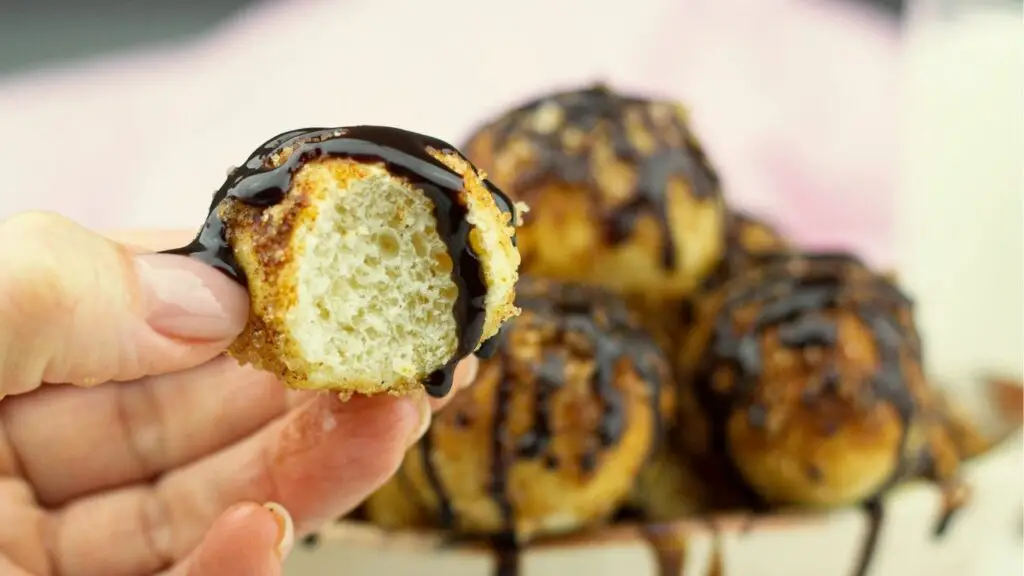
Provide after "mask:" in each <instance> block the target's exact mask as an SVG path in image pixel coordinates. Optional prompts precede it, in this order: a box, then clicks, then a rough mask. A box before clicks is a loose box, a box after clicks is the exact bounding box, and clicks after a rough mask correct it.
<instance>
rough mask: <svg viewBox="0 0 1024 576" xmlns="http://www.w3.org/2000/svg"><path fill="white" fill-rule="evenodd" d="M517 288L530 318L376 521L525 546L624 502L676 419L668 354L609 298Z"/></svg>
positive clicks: (581, 291)
mask: <svg viewBox="0 0 1024 576" xmlns="http://www.w3.org/2000/svg"><path fill="white" fill-rule="evenodd" d="M517 291H518V298H517V304H518V305H519V306H520V307H522V309H523V313H522V315H521V316H520V317H518V318H516V319H515V320H514V321H513V322H511V323H509V324H508V326H507V327H506V329H505V331H504V332H505V334H504V339H503V341H502V344H501V346H500V347H499V348H498V349H497V350H495V354H494V356H493V357H492V358H491V359H489V360H486V361H483V362H482V363H481V366H480V372H479V376H478V378H477V381H476V383H475V384H474V385H473V386H472V387H470V388H468V389H466V390H463V391H462V392H460V393H459V395H458V396H457V397H455V398H454V399H453V400H452V402H451V403H450V404H449V405H448V406H446V407H445V408H444V409H443V410H442V411H441V412H440V413H438V414H437V415H436V417H435V419H434V422H433V424H432V426H431V428H430V430H429V431H428V433H427V435H426V436H425V437H424V438H423V440H422V441H421V442H420V443H419V445H418V446H417V447H414V448H412V449H411V450H410V451H409V453H408V454H407V456H406V458H405V460H404V462H403V463H402V466H401V468H400V470H399V472H398V474H397V475H396V477H395V478H394V479H393V480H392V482H391V485H390V486H388V487H385V488H384V489H382V490H381V491H380V492H378V493H377V494H375V495H374V496H373V497H371V498H370V501H369V502H368V503H367V506H366V510H367V513H368V517H369V518H370V519H371V520H372V521H374V522H376V523H378V524H380V525H382V526H385V527H387V528H403V527H408V526H409V525H410V524H411V525H422V524H426V525H430V526H435V527H441V528H447V529H451V530H454V531H455V532H458V533H462V534H476V535H497V534H501V535H508V534H512V535H514V536H515V537H516V538H517V539H519V540H520V541H525V540H529V539H530V538H533V537H535V536H537V535H541V534H550V533H559V532H566V531H571V530H575V529H578V528H580V527H583V526H586V525H589V524H593V523H595V522H600V521H602V520H604V519H606V518H607V517H609V516H610V515H611V514H612V513H614V512H615V510H616V509H617V508H618V506H619V505H620V504H622V503H623V502H624V501H625V500H626V499H627V498H628V496H629V493H630V490H631V489H632V487H633V483H634V481H635V479H636V475H637V472H638V470H639V469H640V467H641V465H642V464H644V462H645V461H646V460H647V459H648V457H649V455H650V453H651V452H652V450H653V448H654V446H655V445H656V443H657V442H658V439H659V437H660V436H661V430H662V426H663V424H665V420H666V419H668V418H671V415H672V413H673V409H674V408H673V390H672V387H671V386H670V385H669V383H670V380H669V372H670V370H669V366H668V361H667V359H666V358H665V357H664V356H663V354H662V352H661V351H660V350H659V349H658V348H657V347H656V346H655V345H654V344H653V342H652V341H651V339H650V338H649V337H648V336H647V335H646V334H645V333H644V332H642V331H641V330H639V329H638V324H637V321H636V319H635V318H634V317H632V315H631V313H630V312H629V311H628V310H627V308H626V307H625V305H624V304H623V302H622V301H621V300H620V299H618V298H617V297H614V296H612V295H611V294H610V293H607V292H604V291H602V290H600V289H598V288H594V287H585V286H582V285H570V284H560V283H556V282H552V281H543V280H535V279H529V278H526V277H524V278H523V279H521V280H520V286H519V288H518V290H517ZM411 500H416V501H418V503H419V504H418V506H419V508H418V510H419V511H420V512H417V505H415V504H410V501H411ZM422 511H426V512H425V513H423V512H422Z"/></svg>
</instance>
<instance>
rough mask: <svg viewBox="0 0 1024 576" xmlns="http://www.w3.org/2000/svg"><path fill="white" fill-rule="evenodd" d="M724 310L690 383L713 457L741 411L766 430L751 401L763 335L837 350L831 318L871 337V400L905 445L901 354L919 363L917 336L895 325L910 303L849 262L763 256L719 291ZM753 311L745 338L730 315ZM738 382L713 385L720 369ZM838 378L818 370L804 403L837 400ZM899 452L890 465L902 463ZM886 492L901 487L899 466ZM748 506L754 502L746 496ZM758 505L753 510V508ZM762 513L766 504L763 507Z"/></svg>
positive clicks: (909, 399)
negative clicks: (853, 320) (891, 414)
mask: <svg viewBox="0 0 1024 576" xmlns="http://www.w3.org/2000/svg"><path fill="white" fill-rule="evenodd" d="M724 290H725V295H724V300H723V302H722V305H721V308H720V309H719V310H718V312H717V315H716V316H715V318H714V319H713V322H714V327H713V331H712V335H711V338H710V341H709V343H708V345H707V348H706V351H705V354H704V357H703V359H702V360H701V364H700V366H698V367H697V370H696V373H695V374H694V375H693V377H692V379H691V383H692V386H693V390H694V392H695V394H696V396H697V400H698V402H699V403H700V405H701V406H702V408H703V409H704V410H705V413H706V414H707V415H708V417H709V420H710V422H711V446H710V453H711V454H716V455H728V454H729V453H730V451H729V447H728V445H727V439H726V430H725V427H726V422H727V420H728V419H729V417H730V416H731V415H732V414H733V413H734V411H735V410H737V409H740V408H741V407H742V408H743V409H745V410H746V414H747V419H748V423H749V424H750V425H751V426H752V427H754V428H758V427H762V426H764V424H765V410H766V409H765V407H764V406H763V405H761V404H759V403H757V402H756V401H755V400H754V398H755V396H756V392H757V391H758V388H759V386H761V370H762V366H763V358H762V357H761V341H760V338H761V337H762V336H763V335H764V332H765V331H766V330H767V329H768V328H775V329H776V330H777V334H778V339H779V343H780V344H781V345H783V346H785V347H788V348H805V347H812V346H817V347H834V346H836V345H837V337H838V331H837V327H836V324H835V322H834V320H833V319H830V318H829V316H828V312H829V311H834V310H839V309H843V310H848V311H850V312H851V313H853V314H855V315H856V316H857V317H858V318H859V319H860V320H861V322H863V323H864V325H865V326H867V327H868V328H869V329H870V332H871V333H872V334H873V335H874V340H875V348H876V350H877V353H878V357H879V365H878V369H877V370H876V372H875V373H874V374H873V376H872V377H871V379H870V382H869V384H870V392H871V397H872V398H873V400H875V401H883V402H887V403H889V404H890V405H891V406H892V407H893V408H894V409H895V410H896V412H897V413H898V415H899V418H900V420H901V422H902V429H903V432H904V434H903V438H902V441H903V442H905V440H906V433H905V432H906V430H907V428H908V426H909V424H910V421H911V419H912V417H913V415H914V413H915V411H916V405H915V399H914V397H913V395H912V394H911V391H910V389H909V388H908V386H907V385H906V382H905V380H904V376H903V372H902V366H901V354H903V353H908V354H910V355H911V356H912V358H914V359H917V360H919V359H920V345H919V342H918V338H917V334H916V332H915V331H914V330H913V329H912V328H908V327H906V326H904V325H903V324H901V323H900V322H899V321H898V318H899V314H900V313H901V312H902V311H905V310H906V309H908V308H909V306H910V301H909V300H908V299H907V297H906V296H905V295H903V294H902V293H901V292H900V291H899V290H898V289H897V288H896V287H895V286H893V285H892V284H891V283H890V282H888V281H887V280H886V279H884V278H882V277H881V276H878V275H874V274H871V273H870V272H869V271H867V269H866V268H864V267H863V265H862V264H861V263H860V262H859V261H858V260H857V259H855V258H854V257H852V256H850V255H847V254H839V253H829V254H803V255H793V254H783V253H778V254H765V255H761V256H759V266H757V268H756V269H754V270H752V271H750V272H749V273H748V274H746V275H744V276H741V278H740V279H739V280H737V281H733V282H731V283H730V284H728V285H726V287H725V288H724ZM751 305H758V306H759V310H758V312H757V314H756V317H754V318H753V320H752V321H751V322H749V325H748V326H747V327H746V328H744V329H743V330H737V328H736V325H735V319H734V316H733V315H734V314H735V313H736V311H737V309H739V308H741V307H746V306H751ZM723 367H726V368H728V369H729V370H730V371H731V372H732V373H733V374H734V376H735V381H734V383H733V385H731V386H730V387H728V389H716V388H715V387H713V386H712V385H711V383H712V381H713V378H714V374H715V373H716V371H718V370H719V369H720V368H723ZM839 378H840V374H839V371H838V367H837V366H831V367H827V368H824V369H823V375H822V378H821V381H820V382H818V383H816V384H815V383H813V382H810V383H808V388H807V390H806V391H805V394H804V401H805V403H808V404H811V403H813V402H814V401H815V400H816V398H818V397H820V396H822V395H829V394H836V393H838V389H839V385H840V382H839ZM902 455H903V449H902V446H901V448H900V449H899V450H897V451H896V453H895V454H894V456H893V457H894V458H899V459H901V460H902ZM724 460H725V461H726V462H725V465H726V467H727V468H728V473H729V475H730V476H732V477H733V480H734V481H736V482H737V484H738V485H743V484H744V482H743V479H742V475H741V474H740V473H739V470H738V468H737V467H736V466H735V463H734V462H731V461H730V459H729V458H728V457H725V458H724ZM898 469H899V470H898V471H897V474H895V475H894V476H893V478H892V479H891V481H890V482H889V483H887V485H886V486H884V487H883V489H886V488H888V486H889V485H890V484H891V483H893V482H895V481H896V480H898V479H899V477H900V476H901V474H902V472H903V466H902V465H900V466H898ZM748 496H750V497H751V499H752V500H754V501H758V500H759V498H756V496H755V495H754V494H753V493H752V492H751V494H748ZM755 505H756V504H755ZM761 505H763V503H761Z"/></svg>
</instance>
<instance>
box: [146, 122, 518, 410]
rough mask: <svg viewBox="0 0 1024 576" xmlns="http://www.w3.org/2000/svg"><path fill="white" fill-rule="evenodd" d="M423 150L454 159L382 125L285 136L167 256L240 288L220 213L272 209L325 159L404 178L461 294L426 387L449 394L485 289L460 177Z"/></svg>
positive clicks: (225, 189)
mask: <svg viewBox="0 0 1024 576" xmlns="http://www.w3.org/2000/svg"><path fill="white" fill-rule="evenodd" d="M286 148H287V149H290V150H291V154H290V155H289V156H288V158H287V159H286V160H285V161H284V162H282V163H280V165H277V166H274V165H273V164H272V163H271V162H272V158H273V157H274V156H275V155H276V154H279V153H281V152H282V151H283V150H284V149H286ZM428 150H434V151H436V152H441V153H449V154H457V153H458V152H457V151H456V149H455V147H454V146H452V145H451V144H448V143H446V142H443V141H441V140H438V139H436V138H431V137H429V136H424V135H422V134H417V133H414V132H409V131H406V130H400V129H398V128H390V127H385V126H354V127H349V128H304V129H300V130H292V131H290V132H285V133H283V134H280V135H278V136H275V137H274V138H271V139H270V140H268V141H267V142H266V143H264V144H263V145H262V146H260V147H259V148H258V149H257V150H256V151H255V152H253V153H252V154H251V155H250V156H249V158H248V159H247V160H246V161H245V164H244V165H242V166H241V167H239V168H236V169H235V170H233V171H232V172H231V174H229V175H228V178H227V181H226V182H225V183H224V185H223V186H221V188H220V189H219V190H217V192H216V193H215V194H214V197H213V202H212V203H211V204H210V210H209V215H208V217H207V219H206V222H205V223H204V224H203V228H202V229H201V230H200V231H199V234H198V235H197V236H196V238H195V239H194V240H193V241H192V242H191V243H190V244H188V245H187V246H183V247H181V248H177V249H174V250H167V251H166V252H167V253H169V254H183V255H187V256H191V257H193V258H196V259H198V260H200V261H202V262H205V263H207V264H209V265H211V266H213V267H214V268H216V269H217V270H220V271H221V272H223V273H225V274H227V275H228V276H230V277H231V278H233V279H235V280H236V281H238V282H239V283H242V284H246V283H247V280H246V277H245V273H244V272H243V271H242V269H241V267H239V265H238V262H237V261H236V260H235V256H234V252H233V250H232V248H231V245H230V244H229V243H228V241H227V237H226V233H227V230H226V229H225V225H224V221H223V219H222V218H221V214H220V210H221V208H222V206H223V204H224V203H225V202H227V201H236V202H241V203H244V204H247V205H249V206H255V207H259V208H266V207H269V206H273V205H275V204H278V203H279V202H281V201H282V200H283V199H284V198H285V196H286V195H287V194H288V190H289V189H290V188H291V186H292V178H293V177H294V175H295V173H296V172H297V171H298V170H299V169H300V168H301V167H302V166H303V165H305V164H306V163H308V162H311V161H314V160H316V159H319V158H323V157H343V158H350V159H353V160H357V161H360V162H365V163H381V164H383V165H384V166H385V167H386V168H387V170H388V171H389V172H390V173H391V174H393V175H395V176H399V177H402V178H405V179H406V180H408V181H409V182H410V183H411V184H412V185H413V186H415V187H416V188H418V189H419V190H420V191H422V192H423V193H424V194H426V195H427V197H428V198H430V200H431V201H432V202H433V204H434V217H435V218H436V219H437V233H438V235H439V236H440V237H441V239H442V240H443V241H444V243H445V244H446V246H447V247H448V254H449V256H451V259H452V263H453V267H452V273H451V278H452V281H453V282H454V283H455V285H456V287H458V291H459V294H458V297H457V299H456V301H455V305H454V307H453V313H454V315H455V323H456V327H457V330H458V346H457V349H456V353H455V355H454V356H453V357H452V358H451V359H450V360H449V361H448V362H447V363H446V364H445V365H444V366H443V367H442V368H441V369H439V370H437V371H436V372H434V373H433V374H431V375H430V376H429V377H428V378H427V381H426V382H424V387H425V388H426V390H427V392H428V393H429V394H430V395H431V396H435V397H443V396H445V395H447V394H448V392H449V391H450V390H451V386H452V376H453V374H454V372H455V365H456V364H457V363H458V362H459V360H461V359H462V358H465V357H466V356H468V355H469V354H470V353H472V352H473V350H474V349H475V348H476V347H477V345H478V344H479V343H480V336H481V333H482V332H483V326H484V319H485V316H486V307H485V299H486V296H487V283H486V282H485V280H484V277H483V275H482V270H481V267H480V261H479V257H478V255H477V254H476V253H474V251H473V249H472V247H471V246H470V244H469V231H470V230H471V228H472V227H471V225H470V224H469V222H468V221H467V220H466V217H467V215H468V213H469V207H468V206H467V205H466V200H465V194H464V192H463V178H462V176H461V175H459V174H458V173H456V172H454V171H453V170H451V169H450V168H448V167H447V166H445V165H444V164H443V163H441V162H440V161H438V160H437V159H436V158H434V157H433V156H431V155H430V154H429V153H428ZM467 162H468V161H467ZM474 169H475V168H474ZM485 184H486V185H487V187H488V190H489V191H490V192H491V195H492V196H493V197H494V201H495V203H496V204H497V205H498V208H499V209H501V210H502V211H504V212H506V213H509V214H511V215H512V218H513V222H514V221H515V218H516V215H515V204H513V202H512V201H511V200H510V199H509V198H508V197H507V196H505V194H503V193H502V192H501V191H500V190H498V188H497V187H495V186H494V185H493V184H491V183H490V182H487V181H486V180H485Z"/></svg>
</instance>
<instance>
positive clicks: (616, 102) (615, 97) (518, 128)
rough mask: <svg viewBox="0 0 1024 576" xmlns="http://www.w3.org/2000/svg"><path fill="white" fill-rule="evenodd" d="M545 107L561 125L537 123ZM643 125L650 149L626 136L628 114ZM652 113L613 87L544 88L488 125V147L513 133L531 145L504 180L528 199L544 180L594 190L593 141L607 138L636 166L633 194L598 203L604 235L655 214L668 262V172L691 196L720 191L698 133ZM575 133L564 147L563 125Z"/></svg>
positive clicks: (611, 237) (616, 237) (623, 231)
mask: <svg viewBox="0 0 1024 576" xmlns="http://www.w3.org/2000/svg"><path fill="white" fill-rule="evenodd" d="M545 107H552V108H553V109H558V110H560V111H561V114H562V124H561V126H559V127H558V128H557V129H553V130H546V129H538V128H537V126H536V124H537V122H536V121H535V120H534V117H535V116H536V115H537V113H538V112H540V111H542V109H543V108H545ZM634 112H635V115H636V119H637V121H638V122H639V123H640V128H639V129H641V130H643V132H644V133H645V134H646V135H647V136H648V137H649V138H651V139H652V140H653V149H652V150H650V151H645V150H642V149H641V148H640V147H638V146H637V145H636V143H635V142H634V141H633V140H632V139H631V138H630V135H631V130H635V128H631V127H630V126H628V125H627V122H628V121H629V119H631V118H632V114H633V113H634ZM665 116H666V117H662V118H655V112H654V108H653V102H651V101H648V100H644V99H641V98H636V97H631V96H626V95H623V94H619V93H616V92H614V91H612V90H611V89H609V88H608V87H607V86H605V85H603V84H597V85H594V86H592V87H590V88H588V89H585V90H577V91H570V92H562V93H558V94H553V95H548V96H545V97H543V98H540V99H537V100H534V101H532V102H529V103H527V104H525V105H523V106H521V107H519V108H516V109H515V110H513V111H511V112H509V113H508V114H506V115H504V116H502V117H501V118H500V119H498V120H497V121H496V122H495V123H494V124H493V125H492V126H490V128H491V129H492V130H493V134H494V144H493V146H494V148H495V149H496V150H501V149H503V148H504V147H505V146H507V145H508V144H509V143H510V141H512V140H513V139H514V138H523V139H524V140H525V141H526V142H528V143H529V145H530V146H531V147H532V148H533V150H534V152H535V154H534V166H532V167H531V168H530V169H529V170H527V171H524V172H522V173H520V174H519V175H518V176H517V177H516V179H515V181H514V182H511V183H505V185H506V187H507V188H509V189H514V190H516V191H524V197H523V200H526V201H527V203H529V200H530V195H529V192H528V191H529V190H536V189H538V188H539V187H540V186H541V185H543V184H544V183H546V182H548V181H556V182H561V183H566V184H573V185H581V186H585V187H587V188H590V189H595V190H597V189H599V188H600V183H599V181H598V176H597V171H598V163H599V162H600V160H599V159H597V158H595V155H594V148H595V145H596V144H597V143H599V142H600V143H601V144H605V143H607V144H608V145H609V146H610V147H611V149H612V153H613V154H614V156H615V158H616V159H618V160H619V161H621V162H624V163H627V164H630V165H632V166H635V167H636V169H637V179H636V185H635V189H634V194H633V196H632V197H631V199H630V200H628V201H627V202H626V203H624V204H621V203H616V204H615V205H610V204H609V203H607V202H606V204H609V205H607V206H604V208H603V210H602V214H601V218H602V219H603V221H604V226H605V232H606V236H607V238H608V241H610V242H613V243H616V244H617V243H621V242H624V241H625V240H626V239H628V238H629V237H630V236H631V235H632V234H633V230H634V228H635V226H636V223H637V221H638V219H639V218H640V216H641V215H643V214H650V215H651V216H654V217H655V218H656V219H657V221H658V225H659V226H660V228H661V231H662V234H663V238H664V240H663V242H664V244H663V247H662V264H663V266H664V267H665V268H666V269H669V270H671V269H674V268H675V266H676V263H677V261H678V260H679V258H678V255H677V251H678V250H680V247H679V246H675V245H674V242H673V235H672V233H671V224H670V217H669V207H668V198H667V190H666V187H667V182H668V181H669V179H670V178H671V177H673V176H679V175H681V176H683V177H684V178H685V179H686V181H687V182H688V183H689V185H690V190H691V193H692V194H693V195H694V196H695V197H697V198H711V197H713V196H715V195H717V194H719V177H718V174H717V172H716V171H715V170H714V168H712V167H711V165H710V164H709V163H708V160H707V158H706V156H705V154H704V150H703V149H702V148H701V146H700V144H699V143H698V142H697V139H696V138H695V137H694V135H693V134H692V133H691V132H690V129H689V127H688V126H687V125H686V123H685V122H684V121H683V119H682V118H681V117H679V116H678V115H677V114H675V110H673V111H672V115H671V116H670V117H669V115H665ZM569 131H572V132H576V133H579V134H580V135H581V138H582V141H581V142H580V143H579V144H578V145H575V146H569V145H567V144H566V143H565V142H564V141H563V136H564V135H565V134H566V133H567V132H569Z"/></svg>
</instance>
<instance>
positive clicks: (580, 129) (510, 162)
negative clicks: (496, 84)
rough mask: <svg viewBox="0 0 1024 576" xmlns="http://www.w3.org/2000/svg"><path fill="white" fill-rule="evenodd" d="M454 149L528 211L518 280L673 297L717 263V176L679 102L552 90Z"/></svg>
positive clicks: (720, 224)
mask: <svg viewBox="0 0 1024 576" xmlns="http://www.w3.org/2000/svg"><path fill="white" fill-rule="evenodd" d="M464 150H465V151H466V154H467V156H468V157H469V158H470V159H471V160H472V161H473V162H474V163H476V165H477V166H479V167H480V168H481V169H482V170H484V171H486V172H487V174H488V175H489V177H490V178H491V179H492V180H493V181H494V182H495V183H496V184H497V185H498V186H499V187H501V188H502V190H505V191H506V192H508V194H509V195H510V196H511V197H513V198H515V199H517V200H522V201H524V202H525V203H526V204H528V205H529V207H530V213H529V215H528V216H527V218H526V222H525V224H524V227H523V228H522V229H521V230H520V231H519V248H520V252H521V253H522V257H523V271H524V272H525V273H527V274H533V275H537V276H543V277H547V278H554V279H559V280H565V281H576V282H587V283H593V284H598V285H602V286H605V287H608V288H611V289H613V290H615V291H616V292H619V293H623V294H631V293H638V292H639V293H644V294H647V295H650V296H655V297H658V298H666V297H679V296H682V295H685V294H688V293H689V292H690V291H691V290H692V289H693V288H694V287H695V286H696V285H697V284H698V283H699V282H700V281H701V280H702V279H703V278H704V277H705V276H706V275H707V274H708V273H710V272H711V271H712V269H713V268H714V267H715V266H716V264H717V263H718V261H719V259H720V258H721V255H722V254H721V253H722V249H723V242H724V236H725V219H724V204H723V199H722V195H721V187H720V183H719V178H718V175H717V173H716V172H715V170H714V169H713V168H712V167H711V165H710V164H709V162H708V159H707V158H706V157H705V154H704V150H703V148H702V147H701V144H700V143H699V142H698V140H697V138H696V136H695V135H694V134H693V132H692V131H691V129H690V127H689V119H688V115H687V112H686V110H685V109H684V108H683V107H682V106H680V105H679V104H676V103H673V102H665V101H656V100H647V99H643V98H637V97H633V96H628V95H625V94H620V93H617V92H614V91H612V90H611V89H609V88H607V87H605V86H602V85H598V86H594V87H590V88H586V89H580V90H574V91H569V92H560V93H556V94H550V95H546V96H544V97H542V98H540V99H538V100H536V101H534V102H530V103H529V104H526V105H524V106H522V107H520V108H516V109H515V110H511V111H509V112H507V113H505V114H503V115H501V116H500V117H498V118H496V119H494V120H493V121H491V122H489V123H487V124H486V125H485V126H484V127H483V128H481V129H480V130H479V131H477V132H476V133H475V134H474V135H473V136H472V137H471V138H470V139H469V142H468V143H467V144H466V146H465V147H464Z"/></svg>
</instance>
